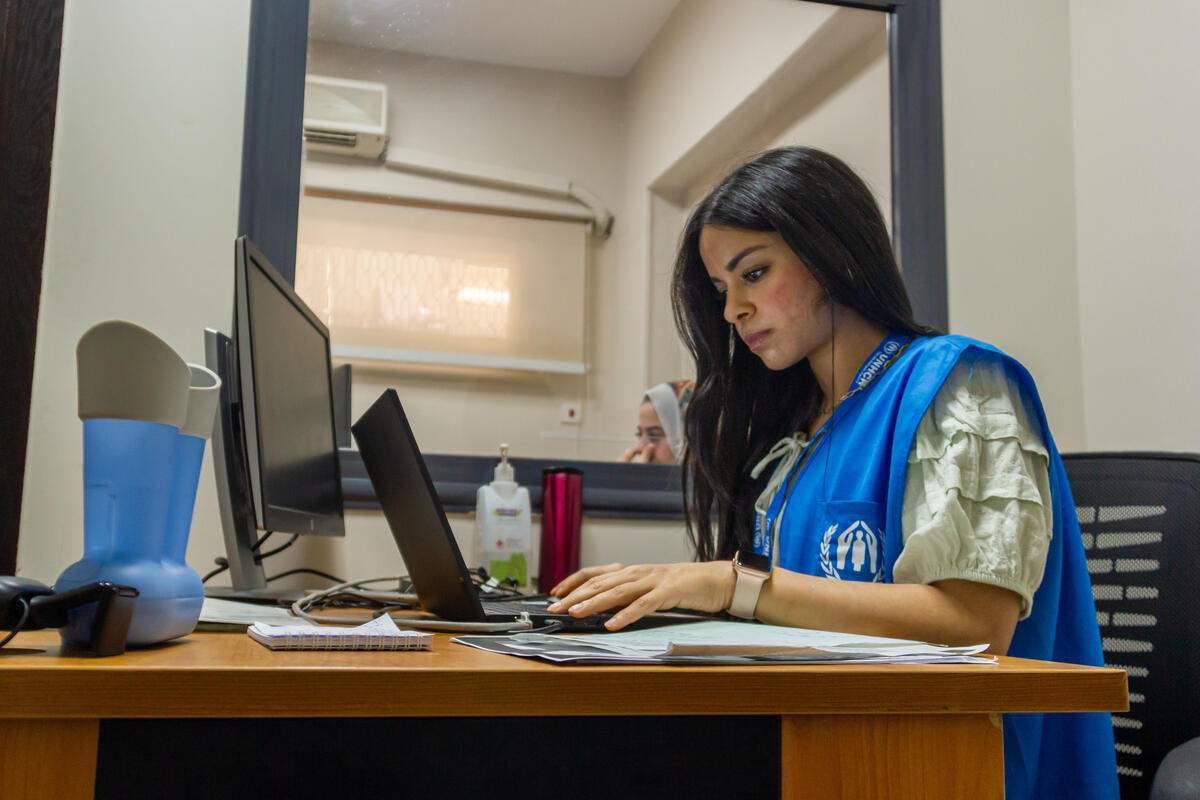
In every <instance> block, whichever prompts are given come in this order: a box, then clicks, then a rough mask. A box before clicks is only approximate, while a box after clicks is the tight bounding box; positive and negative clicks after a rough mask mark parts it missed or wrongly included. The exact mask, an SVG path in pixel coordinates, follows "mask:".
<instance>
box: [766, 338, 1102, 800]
mask: <svg viewBox="0 0 1200 800" xmlns="http://www.w3.org/2000/svg"><path fill="white" fill-rule="evenodd" d="M904 341H905V338H904V337H894V336H893V337H889V338H888V339H887V340H885V342H884V344H883V345H881V346H880V349H879V350H877V351H876V353H875V354H873V356H872V357H871V358H870V359H868V361H867V363H866V364H864V367H863V369H862V370H860V373H859V376H858V378H856V381H855V385H857V384H858V383H861V382H863V379H864V377H867V378H871V377H873V379H872V380H870V381H869V383H866V384H865V385H864V386H863V388H862V390H861V391H859V392H857V393H855V394H853V395H851V396H849V397H847V398H846V399H845V400H844V401H843V402H842V403H841V404H840V405H839V406H838V407H837V409H836V411H835V412H834V415H833V418H832V419H831V420H830V421H829V422H827V423H825V425H824V426H822V428H821V430H819V431H817V432H816V433H815V434H814V436H813V439H812V442H813V443H812V444H810V445H809V446H808V448H809V450H811V452H805V453H804V454H803V455H802V456H801V457H800V458H799V459H798V460H797V462H796V465H795V466H794V467H793V468H792V470H791V472H792V474H791V475H789V476H788V481H789V482H790V484H791V485H790V489H789V488H787V487H788V482H784V483H783V484H782V486H783V487H784V488H783V489H782V490H780V491H778V492H776V494H775V497H774V499H773V501H772V502H771V503H770V505H769V507H767V508H765V509H763V511H764V512H765V513H763V514H760V516H759V518H758V519H756V521H755V522H756V524H755V549H756V550H757V551H758V552H759V553H762V554H765V555H769V556H772V558H773V560H775V561H776V563H777V564H778V565H779V566H781V567H783V568H784V569H788V570H792V571H795V572H801V573H805V574H808V575H818V576H825V577H828V578H835V579H840V580H857V581H885V582H888V583H890V582H892V580H893V577H892V568H893V566H894V565H895V563H896V558H897V557H898V556H899V554H900V550H901V548H902V547H903V540H902V537H901V529H900V519H901V506H902V503H903V501H904V487H905V480H906V473H907V468H908V454H909V451H910V450H911V449H912V444H913V440H914V438H915V436H916V430H917V424H918V423H919V422H920V420H921V418H922V417H923V416H924V414H925V412H926V410H927V409H928V408H929V405H930V403H932V402H933V399H934V396H935V395H936V394H937V392H938V390H939V389H940V388H941V386H942V383H943V382H945V380H946V378H947V376H948V375H949V374H950V371H951V369H953V368H954V365H955V364H956V363H958V360H959V359H960V358H961V357H962V356H963V354H964V353H966V352H967V351H968V350H973V351H976V354H988V355H990V356H991V357H994V358H996V359H997V360H998V361H1000V362H1001V363H1003V364H1004V365H1006V367H1007V368H1008V370H1009V373H1010V374H1011V375H1012V376H1013V378H1014V379H1015V380H1016V381H1017V382H1018V383H1019V385H1020V386H1021V388H1022V390H1023V391H1024V392H1025V393H1026V394H1027V396H1028V397H1029V398H1030V400H1031V401H1032V404H1033V407H1034V408H1035V409H1036V411H1037V421H1038V424H1039V425H1040V428H1041V433H1042V437H1043V440H1044V442H1045V445H1046V449H1047V451H1048V452H1049V454H1050V493H1051V497H1052V498H1053V503H1054V508H1053V519H1054V523H1053V524H1054V528H1053V536H1052V539H1051V541H1050V547H1049V552H1048V554H1047V558H1046V570H1045V574H1044V576H1043V577H1042V582H1041V585H1040V586H1039V587H1038V589H1037V591H1036V592H1035V594H1034V596H1033V611H1032V613H1031V614H1030V616H1029V617H1027V618H1026V619H1024V620H1022V621H1020V622H1019V623H1017V628H1016V632H1015V634H1014V635H1013V639H1012V644H1011V645H1010V646H1009V649H1008V654H1009V655H1011V656H1019V657H1022V658H1035V659H1041V660H1047V661H1063V662H1068V663H1074V664H1090V665H1095V666H1101V665H1103V663H1104V658H1103V654H1102V652H1101V649H1100V633H1099V629H1098V627H1097V625H1096V607H1095V603H1094V601H1093V599H1092V590H1091V582H1090V579H1089V577H1088V571H1087V562H1086V560H1085V558H1084V552H1083V542H1082V538H1081V536H1080V532H1079V522H1078V519H1077V517H1076V514H1075V504H1074V500H1072V498H1071V491H1070V488H1069V486H1068V484H1067V476H1066V472H1065V470H1064V468H1063V464H1062V459H1061V458H1060V457H1059V455H1058V449H1057V448H1056V447H1055V445H1054V440H1053V439H1052V438H1051V436H1050V429H1049V426H1048V425H1047V423H1046V415H1045V412H1044V410H1043V409H1042V405H1041V401H1040V400H1039V399H1038V394H1037V389H1036V387H1035V386H1034V383H1033V379H1032V377H1030V375H1029V372H1028V371H1027V370H1026V369H1025V368H1024V367H1023V366H1021V365H1020V364H1019V363H1018V362H1017V361H1015V360H1014V359H1012V358H1010V357H1009V356H1007V355H1005V354H1004V353H1002V352H1000V351H999V350H997V349H996V348H994V347H992V346H991V345H987V344H983V343H982V342H977V341H974V340H971V339H967V338H964V337H961V336H937V337H919V338H916V339H913V340H912V341H911V342H910V343H909V344H908V346H907V347H906V348H904V349H903V350H901V351H899V352H896V351H897V350H898V347H897V346H896V345H897V343H903V342H904ZM889 342H891V343H892V347H891V349H892V352H893V354H895V357H894V363H889V364H887V365H886V368H885V369H884V371H883V372H881V373H877V374H875V375H873V376H872V375H866V376H864V371H866V370H868V369H869V368H870V367H871V364H872V362H879V360H880V359H883V360H887V359H886V356H888V353H886V352H885V349H886V348H887V347H888V345H889ZM779 477H782V476H779ZM776 519H778V528H777V538H775V537H772V536H771V535H770V530H771V527H772V525H773V524H774V522H775V521H776ZM773 538H775V541H777V542H778V545H777V547H778V551H779V552H778V553H777V554H774V553H771V552H770V551H771V549H772V539H773ZM1004 783H1005V796H1006V797H1007V798H1008V800H1024V798H1047V799H1050V798H1054V799H1055V800H1057V799H1058V798H1068V797H1070V798H1075V797H1079V798H1117V797H1119V791H1118V788H1117V767H1116V753H1115V750H1114V747H1113V734H1112V719H1111V716H1110V715H1109V714H1107V713H1086V714H1006V715H1005V717H1004Z"/></svg>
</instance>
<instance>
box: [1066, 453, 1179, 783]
mask: <svg viewBox="0 0 1200 800" xmlns="http://www.w3.org/2000/svg"><path fill="white" fill-rule="evenodd" d="M1063 462H1064V463H1065V465H1066V469H1067V477H1068V480H1069V481H1070V484H1071V493H1072V495H1073V496H1074V498H1075V507H1076V512H1077V513H1078V515H1079V526H1080V528H1081V529H1082V532H1083V546H1084V549H1085V551H1086V552H1087V558H1088V572H1089V573H1090V574H1091V579H1092V594H1093V596H1094V597H1095V599H1096V617H1097V619H1098V621H1099V623H1100V636H1101V640H1102V644H1103V647H1104V660H1105V662H1106V663H1107V664H1108V666H1110V667H1118V668H1121V669H1124V670H1126V672H1127V673H1128V675H1129V712H1128V713H1125V714H1114V715H1113V728H1114V731H1113V733H1114V734H1115V738H1116V746H1117V772H1118V774H1119V777H1120V783H1121V797H1122V798H1123V799H1124V800H1142V798H1152V800H1176V798H1182V797H1197V796H1200V795H1198V794H1197V791H1198V789H1200V739H1197V738H1196V737H1200V591H1198V590H1197V589H1196V588H1194V587H1195V586H1196V584H1197V580H1198V578H1200V455H1188V454H1175V453H1079V454H1068V455H1065V456H1063ZM1193 740H1194V741H1193ZM1168 751H1170V753H1171V756H1170V758H1168V759H1167V760H1166V761H1165V762H1164V760H1163V759H1164V757H1165V756H1167V754H1168ZM1160 765H1161V766H1160Z"/></svg>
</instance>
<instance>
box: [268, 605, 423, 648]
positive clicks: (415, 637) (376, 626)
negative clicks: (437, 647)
mask: <svg viewBox="0 0 1200 800" xmlns="http://www.w3.org/2000/svg"><path fill="white" fill-rule="evenodd" d="M246 633H248V634H250V638H252V639H254V641H256V642H259V643H260V644H263V645H265V646H267V647H269V648H271V649H272V650H429V649H430V648H431V647H432V646H433V634H432V633H425V632H424V631H409V630H403V631H402V630H400V629H399V628H397V627H396V623H395V622H393V621H392V618H391V617H389V616H388V615H387V614H384V615H383V616H379V617H376V618H375V619H373V620H371V621H370V622H367V623H365V624H363V625H359V626H358V627H357V628H339V627H333V626H329V625H311V626H310V625H268V624H266V623H263V622H256V623H254V624H253V625H251V626H250V627H249V628H248V629H247V630H246Z"/></svg>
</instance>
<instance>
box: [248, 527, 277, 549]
mask: <svg viewBox="0 0 1200 800" xmlns="http://www.w3.org/2000/svg"><path fill="white" fill-rule="evenodd" d="M274 532H275V531H267V532H266V533H264V534H263V535H262V536H260V537H258V541H256V542H255V543H254V544H252V545H250V552H251V553H257V552H258V548H260V547H262V546H263V542H265V541H266V540H267V539H270V538H271V534H273V533H274Z"/></svg>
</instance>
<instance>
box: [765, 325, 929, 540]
mask: <svg viewBox="0 0 1200 800" xmlns="http://www.w3.org/2000/svg"><path fill="white" fill-rule="evenodd" d="M911 339H912V337H911V336H910V335H908V334H898V333H892V334H889V335H888V336H887V338H885V339H884V340H883V341H882V342H880V344H879V346H878V347H876V348H875V351H874V352H873V353H871V355H870V356H868V357H867V360H866V361H864V362H863V365H862V366H861V367H859V369H858V374H857V375H855V376H854V380H853V381H851V382H850V391H848V392H846V394H844V395H842V401H844V400H846V399H847V398H849V397H850V396H851V395H854V394H856V393H858V392H859V391H861V390H862V389H864V388H866V386H867V385H868V384H869V383H871V381H873V380H874V379H875V378H876V377H878V376H879V375H880V374H881V373H882V372H883V371H884V369H886V368H887V366H888V365H889V364H890V363H891V361H892V359H893V358H895V357H896V356H897V355H899V354H900V353H901V352H903V351H904V348H905V346H906V345H907V344H908V342H909V341H910V340H911ZM841 408H842V402H841V401H839V403H838V407H837V408H836V409H834V412H833V414H832V415H830V417H829V419H827V420H825V423H824V424H823V425H821V427H820V428H819V429H818V430H817V432H816V433H814V434H813V437H812V439H808V438H807V437H806V436H805V435H804V434H803V433H799V432H798V433H795V434H792V435H791V436H787V437H784V438H783V439H780V440H779V441H778V442H776V443H775V446H774V447H772V448H771V449H770V450H769V451H768V452H767V454H766V456H764V457H763V458H762V460H760V461H759V462H758V463H757V464H755V465H754V469H752V470H750V477H751V478H758V476H759V475H761V474H762V472H763V470H764V469H766V468H767V466H769V465H770V463H771V462H772V461H775V460H776V459H779V464H777V465H776V467H775V471H774V472H773V473H772V474H771V479H770V480H769V481H767V486H766V488H765V489H763V491H762V494H760V495H759V496H758V500H756V501H755V503H754V552H756V553H759V554H761V555H765V556H767V557H768V558H771V557H772V556H773V553H772V551H773V550H774V549H775V548H774V543H775V540H776V539H777V538H778V536H779V525H778V522H779V519H780V518H781V517H782V516H783V509H784V506H785V505H786V503H787V496H788V494H789V491H788V490H787V489H788V488H789V487H790V486H791V485H792V483H793V482H794V481H795V479H796V476H797V475H799V474H800V472H801V471H802V470H803V468H804V465H805V464H806V463H808V460H809V458H808V457H809V455H810V454H811V453H812V452H813V451H814V450H816V449H817V446H818V445H819V444H820V442H821V440H822V439H823V438H825V431H826V429H827V428H828V427H829V425H830V424H831V423H832V422H833V418H834V416H836V415H837V412H838V411H840V410H841ZM774 555H775V557H776V558H777V554H774ZM773 562H774V560H773ZM773 562H772V563H773Z"/></svg>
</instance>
